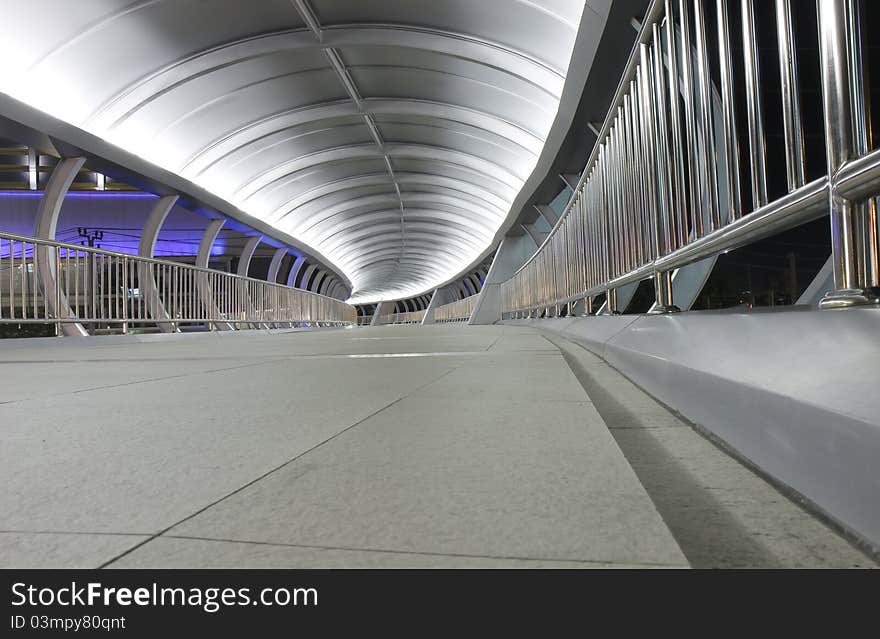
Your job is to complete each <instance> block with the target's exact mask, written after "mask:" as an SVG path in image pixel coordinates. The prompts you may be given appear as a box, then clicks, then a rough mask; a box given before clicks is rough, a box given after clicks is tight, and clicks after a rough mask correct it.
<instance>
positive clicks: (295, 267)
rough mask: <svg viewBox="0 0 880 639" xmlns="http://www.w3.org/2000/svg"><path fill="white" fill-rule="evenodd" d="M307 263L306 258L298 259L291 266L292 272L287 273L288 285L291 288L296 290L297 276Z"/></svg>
mask: <svg viewBox="0 0 880 639" xmlns="http://www.w3.org/2000/svg"><path fill="white" fill-rule="evenodd" d="M305 263H306V258H304V257H298V258H296V259H295V260H294V261H293V264H291V266H290V271H289V272H288V273H287V285H288V286H289V287H290V288H296V276H297V275H299V272H300V269H302V266H303V264H305Z"/></svg>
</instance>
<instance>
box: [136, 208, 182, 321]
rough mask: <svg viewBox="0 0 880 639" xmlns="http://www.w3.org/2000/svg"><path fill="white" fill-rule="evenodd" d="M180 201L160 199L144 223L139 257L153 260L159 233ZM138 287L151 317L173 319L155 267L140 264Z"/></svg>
mask: <svg viewBox="0 0 880 639" xmlns="http://www.w3.org/2000/svg"><path fill="white" fill-rule="evenodd" d="M178 199H179V196H178V195H164V196H162V197H160V198H159V199H158V200H157V201H156V204H155V205H153V210H152V211H151V212H150V214H149V215H148V216H147V221H146V222H144V228H143V230H142V231H141V240H140V243H139V244H138V255H139V256H140V257H147V258H152V257H153V253H154V252H155V250H156V241H157V240H158V239H159V232H160V231H161V230H162V225H163V224H164V223H165V218H167V217H168V214H169V213H170V212H171V209H172V208H174V205H175V204H176V203H177V200H178ZM138 286H139V287H140V288H141V289H143V295H144V297H145V298H146V300H147V311H148V312H149V313H150V317H152V318H153V319H156V320H168V319H171V317H170V316H169V315H168V311H167V310H166V309H165V305H164V304H163V303H162V299H161V298H160V297H159V288H158V286H157V285H156V277H155V275H154V274H153V267H152V265H151V264H149V263H146V262H138ZM156 326H158V327H159V330H160V331H161V332H162V333H175V332H180V329H179V328H178V327H177V326H176V325H175V324H173V323H171V322H156Z"/></svg>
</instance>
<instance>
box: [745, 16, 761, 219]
mask: <svg viewBox="0 0 880 639" xmlns="http://www.w3.org/2000/svg"><path fill="white" fill-rule="evenodd" d="M741 6H742V34H743V60H744V63H745V69H746V86H745V91H746V109H747V112H748V122H749V157H750V162H749V165H750V170H751V178H752V208H753V209H757V208H760V207H762V206H764V205H765V204H767V171H766V167H765V163H766V160H765V154H766V148H765V141H764V113H763V107H762V103H761V70H760V66H759V63H758V36H757V26H756V24H755V5H754V0H742V5H741Z"/></svg>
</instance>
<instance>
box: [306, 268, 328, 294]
mask: <svg viewBox="0 0 880 639" xmlns="http://www.w3.org/2000/svg"><path fill="white" fill-rule="evenodd" d="M324 276H325V275H324V271H323V269H318V273H317V274H316V275H315V279H314V281H313V282H312V285H311V286H310V287H309V290H310V291H311V292H312V293H318V292H319V291H320V288H321V280H322V278H324Z"/></svg>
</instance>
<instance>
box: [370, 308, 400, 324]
mask: <svg viewBox="0 0 880 639" xmlns="http://www.w3.org/2000/svg"><path fill="white" fill-rule="evenodd" d="M393 312H394V302H379V303H378V304H376V310H375V311H374V312H373V319H372V320H371V321H370V326H381V325H382V320H381V319H379V318H380V317H382V316H383V315H390V314H391V313H393Z"/></svg>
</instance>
